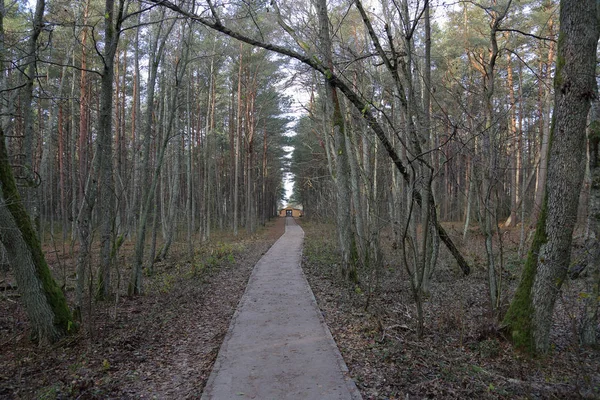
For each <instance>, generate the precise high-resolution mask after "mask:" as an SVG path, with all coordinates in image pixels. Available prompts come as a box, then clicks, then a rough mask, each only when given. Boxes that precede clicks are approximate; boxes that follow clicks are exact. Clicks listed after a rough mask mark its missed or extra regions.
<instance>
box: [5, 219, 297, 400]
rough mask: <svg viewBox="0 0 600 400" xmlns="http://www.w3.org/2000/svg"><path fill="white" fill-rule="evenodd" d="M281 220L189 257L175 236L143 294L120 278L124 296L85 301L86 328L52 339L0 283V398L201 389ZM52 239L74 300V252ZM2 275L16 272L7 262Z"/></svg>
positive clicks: (217, 238) (124, 256)
mask: <svg viewBox="0 0 600 400" xmlns="http://www.w3.org/2000/svg"><path fill="white" fill-rule="evenodd" d="M284 229H285V228H284V218H279V219H276V220H275V221H272V222H270V223H268V225H267V228H266V229H262V230H261V231H260V232H258V233H257V234H254V235H252V236H249V235H245V234H240V236H239V237H237V238H233V237H231V236H228V235H227V234H217V235H214V236H213V238H212V240H211V241H210V242H208V243H206V244H203V245H199V246H198V247H197V248H196V250H195V255H194V258H193V260H190V259H189V257H187V256H186V250H185V249H186V247H185V246H184V245H183V244H180V245H175V246H174V248H173V251H172V253H171V256H170V257H169V258H168V259H167V260H165V261H161V262H160V263H157V264H156V265H155V268H154V273H153V274H152V275H151V276H145V277H144V285H145V295H143V296H137V297H127V296H124V295H123V293H125V289H126V285H125V284H123V283H121V284H120V285H119V288H120V289H119V291H118V292H119V293H120V296H119V297H115V298H113V299H111V300H110V301H103V302H100V303H96V302H91V301H88V302H87V306H86V307H85V308H86V309H85V310H84V313H85V314H84V315H85V319H84V323H83V325H82V326H81V329H80V332H79V333H78V334H77V335H75V336H72V337H69V338H66V339H64V340H63V341H61V342H59V343H57V344H55V345H54V346H52V347H37V346H34V345H33V344H32V343H31V342H30V341H29V340H28V327H27V319H26V316H25V315H24V312H23V310H22V308H21V306H20V304H19V298H18V297H17V296H16V295H15V294H14V293H15V291H12V290H10V293H9V291H4V292H0V359H1V360H2V367H1V368H0V398H2V399H67V398H68V399H71V398H81V399H105V398H116V399H129V398H131V399H133V398H136V399H137V398H159V399H162V398H172V399H183V398H189V399H194V398H200V395H201V393H202V390H203V388H204V385H205V383H206V380H207V379H208V376H209V374H210V371H211V368H212V365H213V363H214V360H215V358H216V355H217V352H218V350H219V346H220V345H221V342H222V340H223V337H224V335H225V333H226V332H227V328H228V326H229V322H230V320H231V317H232V315H233V313H234V311H235V308H236V306H237V303H238V301H239V299H240V297H241V295H242V294H243V292H244V289H245V287H246V283H247V281H248V278H249V276H250V272H251V271H252V267H253V266H254V264H255V263H256V262H257V261H258V260H259V259H260V257H261V256H262V255H263V254H264V253H265V252H266V251H267V250H268V248H269V247H270V246H271V245H272V244H273V243H274V242H275V240H276V239H277V238H278V237H279V236H280V235H281V234H282V233H283V231H284ZM53 249H54V246H49V247H48V248H47V249H46V250H47V252H46V255H47V258H48V260H49V262H50V264H51V268H52V270H53V273H54V275H55V278H56V279H57V280H58V281H59V283H60V284H63V285H64V287H65V288H66V291H67V295H68V297H69V299H70V300H72V297H73V286H74V283H75V281H74V279H75V275H74V272H73V271H74V270H73V268H74V261H73V260H74V259H75V256H76V254H69V252H68V251H67V252H65V253H63V252H62V251H60V252H54V250H53ZM131 252H132V249H131V246H130V245H129V246H128V245H127V244H126V245H124V248H123V249H122V251H121V255H120V257H119V265H118V266H117V268H116V271H118V272H119V274H120V276H121V281H122V282H126V279H127V278H128V277H129V273H130V268H129V262H128V260H129V259H130V258H131ZM0 278H1V279H2V280H3V281H4V284H6V283H7V282H13V281H12V277H11V275H10V272H6V273H4V275H3V276H2V275H0ZM117 281H118V276H117V274H116V273H114V274H113V282H114V285H115V286H117ZM5 286H6V285H5Z"/></svg>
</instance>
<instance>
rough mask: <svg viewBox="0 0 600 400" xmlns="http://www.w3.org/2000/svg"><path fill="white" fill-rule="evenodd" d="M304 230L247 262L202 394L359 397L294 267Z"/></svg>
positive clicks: (289, 228) (291, 225) (290, 222)
mask: <svg viewBox="0 0 600 400" xmlns="http://www.w3.org/2000/svg"><path fill="white" fill-rule="evenodd" d="M303 240H304V231H303V230H302V228H301V227H300V226H298V225H297V224H296V222H295V221H294V219H293V218H291V217H286V229H285V233H284V234H283V235H282V236H281V238H279V240H278V241H277V242H276V243H275V244H274V245H273V246H272V247H271V248H270V249H269V251H268V252H267V253H266V254H265V255H264V256H263V257H262V258H261V259H260V261H259V262H258V263H257V264H256V266H255V267H254V270H253V272H252V275H251V276H250V279H249V281H248V286H247V287H246V292H245V293H244V295H243V297H242V299H241V300H240V303H239V305H238V308H237V310H236V312H235V315H234V316H233V319H232V322H231V325H230V327H229V331H228V333H227V335H226V336H225V339H224V341H223V344H222V345H221V349H220V350H219V355H218V356H217V360H216V362H215V365H214V367H213V370H212V372H211V375H210V377H209V379H208V382H207V384H206V387H205V388H204V393H203V394H202V399H204V400H208V399H261V400H263V399H264V400H271V399H273V400H275V399H277V400H279V399H324V400H325V399H339V400H342V399H343V400H350V399H361V395H360V392H359V391H358V389H357V388H356V386H355V384H354V382H353V381H352V379H351V378H350V377H349V376H348V368H347V366H346V364H345V363H344V360H343V359H342V357H341V355H340V352H339V350H338V348H337V346H336V344H335V342H334V340H333V338H332V336H331V333H330V332H329V329H328V328H327V326H326V325H325V322H324V320H323V317H322V315H321V312H320V310H319V309H318V307H317V304H316V301H315V298H314V295H313V293H312V291H311V289H310V286H309V285H308V282H307V280H306V277H305V276H304V274H303V272H302V269H301V267H300V261H301V255H302V242H303Z"/></svg>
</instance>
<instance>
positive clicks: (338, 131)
mask: <svg viewBox="0 0 600 400" xmlns="http://www.w3.org/2000/svg"><path fill="white" fill-rule="evenodd" d="M315 5H316V6H317V14H318V17H319V40H320V44H321V51H322V56H323V57H324V59H325V65H326V66H327V68H328V69H329V70H330V71H332V72H333V71H334V66H333V55H332V44H331V37H330V34H329V17H328V15H327V2H326V1H325V0H317V1H316V4H315ZM325 85H326V91H327V104H328V106H326V110H327V112H326V114H327V115H329V118H331V119H330V121H331V122H332V125H333V138H334V143H335V166H336V168H335V185H336V199H337V201H336V228H337V231H338V242H339V246H340V252H341V260H340V273H341V275H342V276H343V277H344V278H348V279H351V280H356V270H355V269H354V267H353V266H351V264H350V262H351V260H350V253H351V248H352V235H351V234H352V232H351V216H350V198H351V195H350V189H349V184H348V180H349V171H348V169H349V167H348V153H347V151H346V132H345V130H344V128H345V127H344V119H343V116H342V110H341V107H340V101H339V98H338V94H337V89H336V88H335V86H333V85H332V84H331V82H329V81H328V80H326V83H325Z"/></svg>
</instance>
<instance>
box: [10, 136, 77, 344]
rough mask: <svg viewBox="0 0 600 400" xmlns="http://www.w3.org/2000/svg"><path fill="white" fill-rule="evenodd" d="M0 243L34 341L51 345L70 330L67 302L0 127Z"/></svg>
mask: <svg viewBox="0 0 600 400" xmlns="http://www.w3.org/2000/svg"><path fill="white" fill-rule="evenodd" d="M0 242H1V243H2V245H3V246H4V248H5V249H6V253H7V256H8V260H9V263H10V265H12V267H13V269H14V273H15V277H16V279H17V285H18V287H19V289H20V291H21V294H22V299H23V305H24V307H25V311H26V312H27V316H28V318H29V322H30V324H31V327H32V330H33V332H32V334H33V337H34V339H36V340H38V341H39V342H41V343H45V342H54V341H56V340H58V339H60V338H61V337H62V336H64V335H65V334H67V333H69V332H70V331H72V330H74V328H75V327H74V325H73V321H72V318H71V312H70V310H69V308H68V306H67V302H66V300H65V297H64V295H63V292H62V291H61V290H60V288H59V287H58V285H57V284H56V282H55V281H54V279H53V278H52V275H51V273H50V269H49V268H48V264H46V260H45V258H44V254H43V253H42V248H41V246H40V242H39V240H38V237H37V233H36V231H35V229H34V227H33V225H32V223H31V219H30V218H29V215H27V212H26V210H25V207H24V206H23V202H22V201H21V197H20V195H19V192H18V190H17V185H16V182H15V179H14V176H13V173H12V169H11V167H10V162H9V159H8V153H7V150H6V138H5V136H4V133H3V132H2V128H1V127H0Z"/></svg>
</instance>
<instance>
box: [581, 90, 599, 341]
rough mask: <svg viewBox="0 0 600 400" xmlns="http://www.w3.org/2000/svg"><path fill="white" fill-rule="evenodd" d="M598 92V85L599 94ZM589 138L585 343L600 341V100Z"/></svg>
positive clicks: (594, 107) (584, 309)
mask: <svg viewBox="0 0 600 400" xmlns="http://www.w3.org/2000/svg"><path fill="white" fill-rule="evenodd" d="M597 95H598V91H597V88H596V96H597ZM591 114H592V115H591V118H590V120H591V121H590V125H589V129H588V132H589V134H588V138H589V142H588V143H589V167H590V175H591V185H590V195H589V206H588V216H587V218H588V224H589V225H588V226H589V231H588V237H587V240H586V248H587V250H588V255H587V269H588V271H587V272H588V276H587V277H586V291H585V298H584V308H583V314H582V318H581V327H580V332H579V335H580V339H581V344H583V345H584V346H594V345H596V344H597V331H598V307H599V305H600V241H599V239H600V154H599V144H600V100H598V97H596V99H595V100H594V102H593V104H592V112H591Z"/></svg>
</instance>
